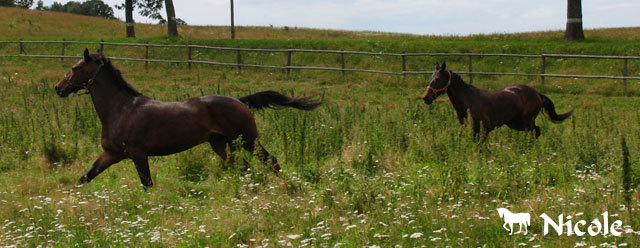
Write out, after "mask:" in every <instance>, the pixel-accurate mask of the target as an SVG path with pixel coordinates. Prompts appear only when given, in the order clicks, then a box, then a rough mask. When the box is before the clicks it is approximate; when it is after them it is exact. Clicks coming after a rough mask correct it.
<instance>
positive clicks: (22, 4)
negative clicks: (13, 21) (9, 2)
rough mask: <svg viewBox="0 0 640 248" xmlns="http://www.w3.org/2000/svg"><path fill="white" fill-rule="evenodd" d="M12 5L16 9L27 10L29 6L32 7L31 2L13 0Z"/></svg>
mask: <svg viewBox="0 0 640 248" xmlns="http://www.w3.org/2000/svg"><path fill="white" fill-rule="evenodd" d="M13 3H14V4H15V5H16V7H18V8H23V9H28V8H31V5H33V0H15V1H13Z"/></svg>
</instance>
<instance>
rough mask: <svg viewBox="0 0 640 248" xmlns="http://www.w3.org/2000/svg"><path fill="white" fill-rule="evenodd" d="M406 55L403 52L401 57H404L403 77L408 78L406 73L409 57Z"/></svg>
mask: <svg viewBox="0 0 640 248" xmlns="http://www.w3.org/2000/svg"><path fill="white" fill-rule="evenodd" d="M405 53H406V52H405V51H402V55H400V57H402V77H405V76H406V74H405V72H406V71H407V56H406V55H405Z"/></svg>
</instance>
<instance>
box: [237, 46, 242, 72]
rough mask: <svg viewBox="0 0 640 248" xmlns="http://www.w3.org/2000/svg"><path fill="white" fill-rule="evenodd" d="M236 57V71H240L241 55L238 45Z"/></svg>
mask: <svg viewBox="0 0 640 248" xmlns="http://www.w3.org/2000/svg"><path fill="white" fill-rule="evenodd" d="M236 57H237V64H238V72H242V66H241V64H242V57H241V56H240V47H236Z"/></svg>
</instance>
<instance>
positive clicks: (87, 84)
mask: <svg viewBox="0 0 640 248" xmlns="http://www.w3.org/2000/svg"><path fill="white" fill-rule="evenodd" d="M100 69H102V64H100V65H98V69H96V72H94V73H93V77H91V78H90V79H89V80H87V81H86V82H84V83H82V84H81V85H76V84H73V83H71V79H69V73H67V74H64V81H65V82H66V83H67V84H69V85H71V86H73V87H79V88H81V89H83V90H86V92H84V93H80V94H78V95H79V96H81V95H86V94H89V93H91V90H89V88H91V85H93V82H94V81H95V79H96V77H97V76H98V73H99V72H100ZM74 94H75V92H74Z"/></svg>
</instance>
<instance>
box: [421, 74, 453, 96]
mask: <svg viewBox="0 0 640 248" xmlns="http://www.w3.org/2000/svg"><path fill="white" fill-rule="evenodd" d="M448 72H449V81H448V82H447V85H445V86H444V87H442V88H440V89H436V88H433V87H431V85H428V86H427V90H429V89H431V90H432V91H434V92H436V93H438V92H440V91H445V90H447V89H448V88H449V86H450V85H451V78H453V75H452V74H451V71H448Z"/></svg>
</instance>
